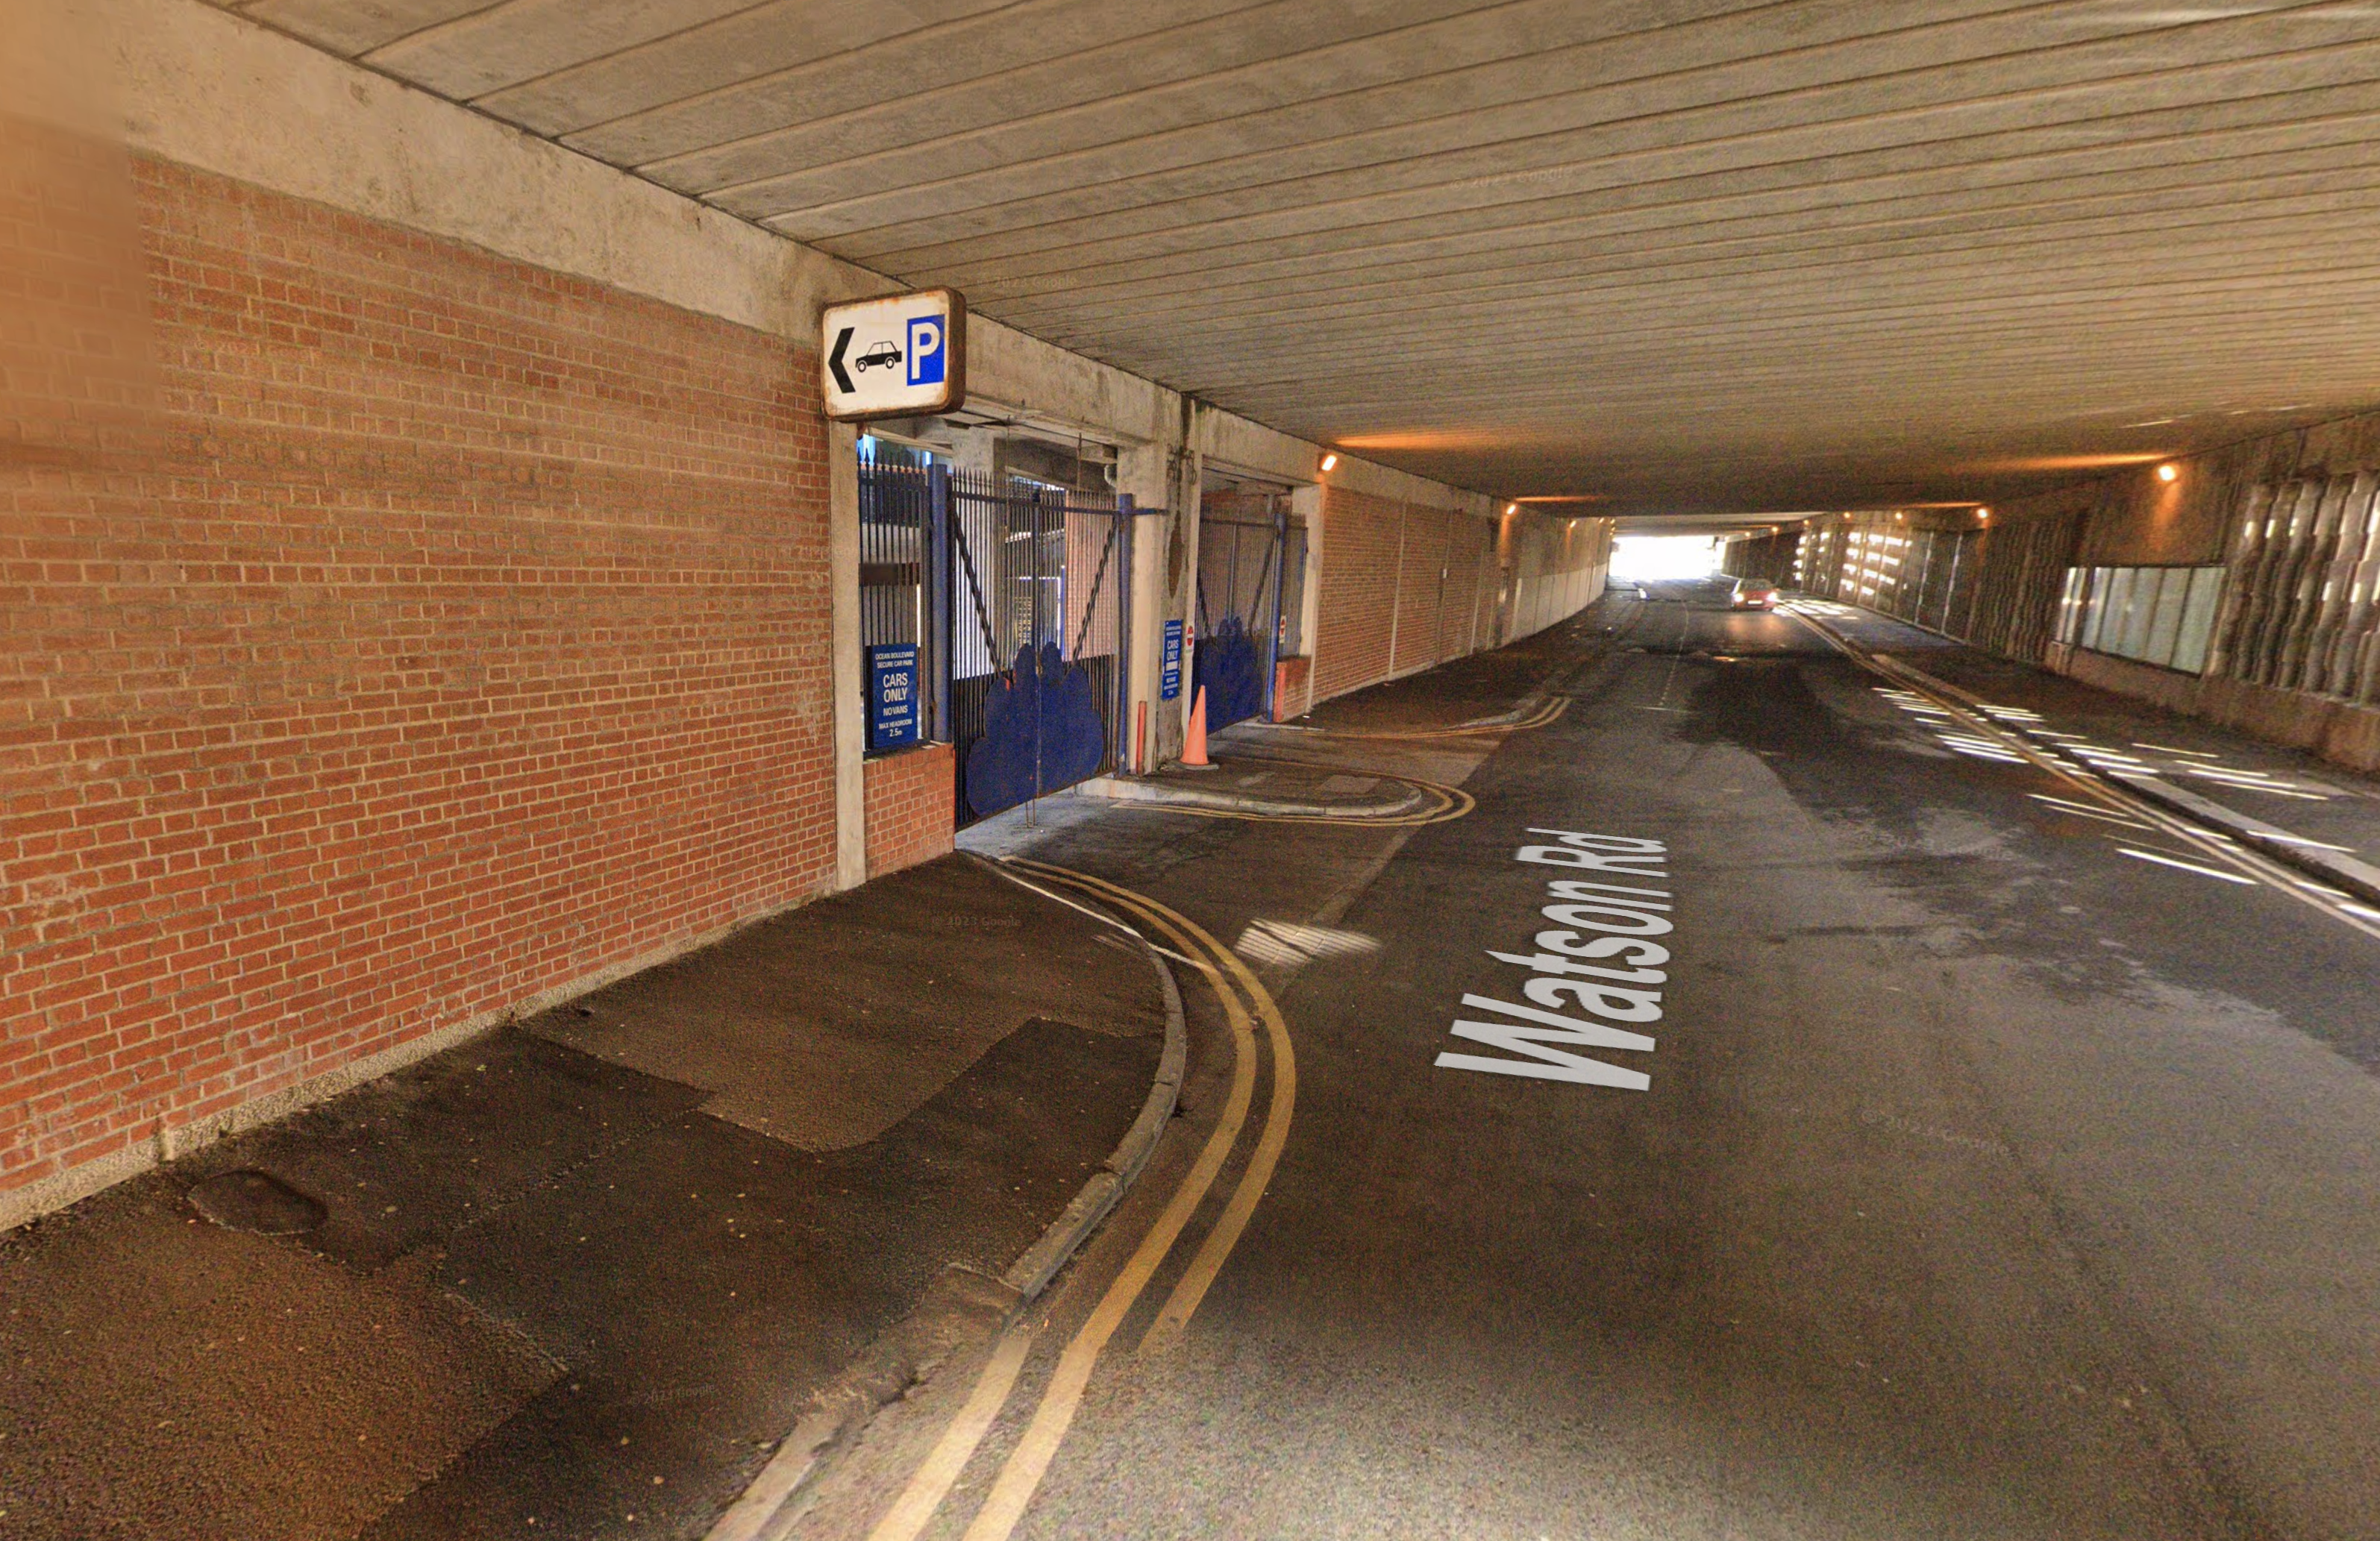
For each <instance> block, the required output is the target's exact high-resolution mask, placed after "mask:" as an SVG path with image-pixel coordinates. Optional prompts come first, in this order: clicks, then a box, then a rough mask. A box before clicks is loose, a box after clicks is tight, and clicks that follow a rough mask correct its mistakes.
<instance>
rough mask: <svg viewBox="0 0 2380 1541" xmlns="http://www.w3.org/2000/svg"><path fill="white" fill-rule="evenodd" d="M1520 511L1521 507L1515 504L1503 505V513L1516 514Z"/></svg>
mask: <svg viewBox="0 0 2380 1541" xmlns="http://www.w3.org/2000/svg"><path fill="white" fill-rule="evenodd" d="M1520 511H1521V505H1520V504H1517V503H1508V504H1505V505H1504V512H1505V513H1507V514H1518V513H1519V512H1520Z"/></svg>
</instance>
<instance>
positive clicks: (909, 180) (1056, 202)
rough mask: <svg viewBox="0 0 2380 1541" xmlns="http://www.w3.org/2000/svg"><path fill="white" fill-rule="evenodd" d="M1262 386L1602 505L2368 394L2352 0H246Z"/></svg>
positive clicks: (1100, 334) (1841, 482)
mask: <svg viewBox="0 0 2380 1541" xmlns="http://www.w3.org/2000/svg"><path fill="white" fill-rule="evenodd" d="M226 3H229V4H230V5H231V8H234V9H237V10H239V11H241V12H242V13H243V14H246V15H248V16H250V17H253V18H256V19H258V20H260V21H262V22H265V23H267V24H269V25H271V26H274V27H277V28H281V29H283V30H287V31H289V32H291V33H293V34H295V35H297V36H299V37H302V38H304V39H306V40H308V41H309V42H313V43H315V44H316V45H318V46H321V47H323V48H326V49H329V50H331V51H333V52H335V53H338V54H341V55H345V56H346V57H349V58H353V59H356V60H358V61H359V62H361V63H363V64H365V65H367V66H369V67H372V68H375V69H379V70H382V71H384V72H386V73H388V74H390V75H393V76H395V77H397V78H399V79H406V80H407V81H410V82H412V83H414V84H417V85H419V86H421V87H423V88H424V89H426V90H429V91H436V92H438V93H440V94H442V95H444V96H447V97H449V98H451V99H453V100H455V101H457V102H462V103H468V104H469V105H471V106H473V107H475V108H477V109H479V110H480V111H483V112H486V113H490V114H492V115H496V116H499V117H502V118H504V119H506V120H508V121H511V122H514V123H516V124H518V125H520V126H521V127H525V128H527V129H528V130H530V131H532V132H535V133H539V134H543V135H546V136H548V137H551V138H553V139H555V140H559V141H560V142H562V143H564V144H566V145H568V146H570V147H572V148H573V149H576V150H577V151H579V152H582V153H585V154H588V155H590V156H594V157H597V158H599V159H601V160H605V161H608V162H610V163H612V164H616V165H619V166H621V167H623V168H624V169H626V170H629V171H632V172H635V173H636V174H637V175H639V176H647V177H650V178H651V179H652V180H654V181H656V182H659V183H661V184H662V185H664V186H667V187H671V188H676V189H678V190H681V191H684V192H686V193H688V194H690V195H692V196H695V197H698V198H701V199H703V200H707V201H709V202H710V203H712V204H713V205H715V206H716V207H718V208H721V209H722V210H725V211H727V212H733V213H735V214H737V215H740V216H742V217H744V218H747V219H749V220H753V221H755V222H757V223H759V224H764V225H767V226H768V227H770V228H771V229H775V230H779V231H783V232H784V233H786V234H788V235H792V236H795V237H799V238H801V239H803V240H806V241H809V242H811V243H813V244H815V245H818V246H820V247H821V248H824V249H827V250H830V251H832V252H835V253H836V254H838V255H841V256H844V257H847V258H849V259H851V260H853V261H858V262H862V263H865V264H867V265H868V266H869V267H871V268H874V269H876V270H877V271H879V272H881V273H885V274H886V275H887V276H888V278H889V279H891V280H893V281H896V282H901V283H914V284H920V285H923V284H955V285H958V286H960V287H961V288H963V289H965V291H966V292H967V294H968V297H969V298H970V300H971V301H972V303H973V304H974V305H975V307H976V309H977V310H979V311H980V312H982V313H984V314H987V315H991V316H995V317H998V318H1000V319H1002V320H1004V321H1009V322H1014V324H1016V325H1018V326H1021V327H1024V328H1025V329H1026V330H1027V331H1030V332H1032V333H1034V334H1037V335H1039V336H1043V337H1046V338H1049V339H1050V341H1053V342H1057V343H1062V344H1064V345H1065V346H1070V347H1075V348H1078V349H1080V350H1082V351H1084V352H1087V353H1089V354H1092V355H1094V356H1096V357H1099V358H1106V359H1109V360H1111V361H1112V362H1114V363H1117V364H1119V365H1122V366H1123V367H1125V368H1128V369H1132V370H1137V371H1139V372H1142V373H1145V374H1147V375H1149V376H1152V377H1154V378H1156V379H1159V380H1161V381H1164V382H1167V383H1169V384H1172V385H1175V386H1178V387H1181V388H1183V389H1185V390H1190V391H1194V392H1196V393H1197V394H1200V395H1202V396H1204V397H1206V398H1207V399H1208V400H1211V401H1214V402H1217V403H1219V404H1220V405H1222V406H1230V407H1233V408H1234V409H1236V410H1239V411H1243V412H1245V413H1247V414H1249V415H1251V416H1253V417H1256V418H1258V419H1263V420H1265V421H1268V422H1271V423H1274V424H1276V425H1278V426H1280V427H1281V428H1284V429H1288V430H1291V431H1295V432H1299V433H1303V434H1305V435H1308V436H1310V437H1313V438H1315V439H1318V440H1322V441H1325V442H1328V443H1339V444H1344V445H1348V446H1351V447H1354V448H1356V449H1358V450H1360V451H1361V452H1362V453H1364V454H1366V455H1369V456H1371V457H1374V458H1378V459H1383V460H1387V461H1390V462H1391V463H1394V464H1401V465H1404V466H1407V467H1411V468H1413V469H1415V470H1418V471H1422V472H1424V473H1426V474H1429V475H1433V476H1438V477H1441V478H1444V479H1447V480H1450V481H1453V482H1456V483H1458V484H1461V485H1463V486H1468V487H1475V488H1478V489H1481V490H1483V491H1493V492H1498V493H1502V494H1508V495H1528V494H1591V495H1595V496H1598V497H1600V498H1602V499H1603V500H1605V501H1604V502H1603V503H1602V504H1600V505H1599V506H1603V507H1608V508H1609V509H1612V510H1614V511H1620V512H1656V511H1661V512H1682V511H1693V510H1709V511H1713V512H1722V511H1742V510H1761V509H1780V510H1781V509H1806V508H1814V507H1829V506H1858V505H1864V504H1887V503H1892V502H1896V501H1932V500H1951V499H1961V498H1974V499H1983V500H1998V499H2001V498H2004V497H2007V496H2009V495H2010V494H2012V493H2014V492H2018V491H2022V490H2024V489H2026V488H2028V487H2032V486H2037V485H2042V484H2044V483H2046V482H2048V481H2054V480H2058V479H2068V478H2071V477H2072V476H2074V475H2076V474H2077V473H2078V472H2080V471H2087V470H2089V469H2092V468H2094V467H2105V466H2113V465H2120V464H2124V463H2127V462H2129V461H2135V460H2138V459H2143V458H2151V457H2155V456H2159V455H2168V454H2175V453H2180V452H2183V451H2186V450H2190V449H2193V448H2199V447H2204V445H2207V444H2209V443H2217V442H2220V441H2222V440H2225V439H2228V438H2235V437H2239V436H2241V435H2243V434H2245V433H2249V432H2255V431H2268V430H2270V429H2271V428H2273V427H2275V426H2277V425H2282V424H2287V423H2290V422H2296V421H2305V420H2312V419H2316V418H2319V417H2322V416H2325V415H2330V414H2333V413H2337V412H2340V411H2344V410H2347V409H2349V408H2350V407H2355V406H2364V405H2368V404H2369V403H2370V402H2371V401H2372V400H2373V399H2374V397H2375V396H2380V325H2375V324H2374V323H2375V322H2380V241H2375V240H2374V237H2375V236H2380V6H2375V5H2374V4H2373V3H2372V0H2325V3H2294V0H2201V3H2195V4H2188V5H2177V4H2173V3H2171V0H2164V3H2159V0H2058V3H2055V4H2013V3H2008V0H1784V3H1778V4H1756V3H1753V0H1513V3H1510V4H1502V5H1490V4H1483V3H1480V0H1271V3H1251V0H1169V3H1165V4H1157V3H1151V0H902V3H899V4H885V3H869V4H857V3H854V0H771V3H770V4H765V5H748V4H739V3H737V0H502V3H499V4H493V5H490V4H484V3H474V0H359V3H341V0H226Z"/></svg>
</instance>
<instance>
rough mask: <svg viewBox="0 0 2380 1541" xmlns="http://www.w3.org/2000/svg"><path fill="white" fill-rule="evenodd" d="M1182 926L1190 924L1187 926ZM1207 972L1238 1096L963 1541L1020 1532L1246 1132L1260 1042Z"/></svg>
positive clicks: (1147, 914)
mask: <svg viewBox="0 0 2380 1541" xmlns="http://www.w3.org/2000/svg"><path fill="white" fill-rule="evenodd" d="M1016 865H1018V866H1020V867H1025V868H1028V869H1030V870H1032V871H1034V872H1037V873H1039V874H1041V875H1042V876H1044V877H1046V878H1049V879H1050V880H1053V881H1059V882H1064V883H1068V884H1070V885H1071V886H1074V887H1075V888H1077V889H1078V890H1080V891H1081V892H1087V893H1095V894H1098V895H1099V897H1102V898H1106V899H1110V900H1111V901H1112V902H1114V903H1116V904H1120V905H1122V906H1123V907H1124V908H1126V909H1128V910H1131V911H1133V912H1134V913H1135V914H1137V915H1139V916H1141V917H1142V918H1144V919H1145V920H1147V922H1148V923H1149V924H1150V925H1152V926H1155V927H1156V928H1158V929H1159V930H1160V931H1162V932H1164V933H1165V934H1166V936H1167V937H1169V938H1170V939H1171V940H1172V942H1173V944H1174V946H1175V948H1176V949H1177V950H1179V951H1181V952H1183V953H1195V952H1196V950H1197V949H1196V943H1194V942H1193V941H1192V940H1190V938H1189V937H1188V936H1187V935H1186V934H1185V933H1184V932H1183V931H1182V930H1181V929H1179V928H1177V927H1176V926H1175V925H1174V924H1173V923H1172V922H1173V921H1175V920H1180V919H1181V917H1180V916H1174V915H1173V912H1172V911H1171V910H1168V909H1166V908H1165V907H1164V906H1162V905H1160V904H1157V903H1156V902H1155V901H1153V900H1148V899H1144V898H1142V897H1141V896H1140V895H1138V894H1135V893H1133V892H1132V891H1131V890H1129V889H1122V888H1117V887H1115V886H1114V885H1112V884H1108V883H1102V882H1099V880H1096V879H1089V878H1086V877H1085V876H1084V875H1083V874H1081V873H1078V872H1073V871H1070V870H1068V869H1067V868H1062V867H1049V866H1044V865H1043V864H1041V863H1038V862H1024V861H1019V862H1018V863H1017V864H1016ZM1183 924H1184V925H1186V924H1188V922H1186V921H1184V922H1183ZM1210 940H1211V939H1210ZM1201 967H1202V970H1203V971H1204V972H1205V973H1206V974H1207V975H1208V980H1209V982H1210V983H1212V984H1213V986H1214V987H1215V993H1216V995H1217V997H1218V998H1219V999H1220V1000H1221V1001H1222V1002H1223V1009H1224V1014H1225V1016H1226V1017H1227V1018H1229V1019H1230V1022H1231V1028H1232V1048H1233V1069H1232V1092H1231V1097H1230V1098H1229V1099H1228V1101H1227V1102H1226V1103H1225V1105H1224V1110H1223V1117H1222V1121H1221V1122H1219V1123H1217V1124H1216V1126H1215V1130H1214V1133H1213V1134H1211V1135H1208V1137H1207V1144H1206V1146H1205V1147H1203V1148H1202V1149H1201V1150H1200V1151H1199V1152H1198V1159H1197V1160H1196V1162H1195V1163H1194V1164H1193V1165H1192V1166H1191V1169H1190V1171H1189V1174H1188V1175H1187V1176H1185V1177H1184V1178H1183V1180H1182V1185H1181V1186H1180V1187H1179V1188H1177V1189H1175V1190H1174V1194H1173V1197H1172V1199H1171V1200H1169V1201H1168V1202H1167V1204H1166V1206H1165V1210H1164V1213H1162V1214H1161V1215H1160V1216H1159V1217H1158V1219H1157V1223H1156V1225H1155V1226H1153V1227H1152V1228H1151V1229H1150V1230H1149V1232H1148V1234H1147V1235H1146V1236H1144V1237H1142V1238H1141V1243H1140V1245H1139V1246H1137V1247H1136V1248H1135V1249H1134V1251H1133V1255H1132V1256H1131V1258H1130V1259H1129V1260H1128V1261H1127V1262H1126V1263H1125V1264H1124V1267H1123V1272H1122V1273H1120V1274H1118V1275H1117V1276H1116V1278H1115V1280H1114V1282H1112V1283H1111V1284H1110V1285H1109V1286H1108V1290H1107V1293H1106V1294H1105V1295H1103V1296H1102V1297H1100V1300H1099V1305H1098V1307H1097V1308H1096V1309H1095V1310H1093V1311H1092V1313H1091V1316H1090V1319H1089V1320H1087V1321H1086V1322H1085V1323H1084V1324H1083V1326H1082V1328H1081V1329H1080V1330H1078V1331H1077V1332H1076V1333H1075V1337H1074V1341H1071V1342H1069V1343H1068V1344H1067V1345H1066V1348H1065V1351H1064V1353H1062V1354H1060V1355H1059V1358H1058V1368H1057V1371H1056V1373H1055V1374H1053V1375H1052V1376H1051V1377H1050V1385H1049V1388H1048V1389H1046V1390H1044V1391H1043V1392H1042V1394H1041V1405H1040V1407H1039V1408H1038V1410H1037V1411H1036V1412H1035V1413H1034V1414H1033V1421H1032V1423H1030V1424H1029V1425H1027V1426H1026V1430H1025V1435H1024V1438H1021V1439H1020V1440H1018V1441H1017V1445H1016V1449H1015V1450H1012V1451H1011V1452H1010V1453H1009V1457H1008V1460H1007V1462H1005V1463H1004V1464H1003V1465H1002V1467H1001V1469H1000V1475H999V1477H998V1478H997V1479H995V1480H994V1482H993V1483H992V1487H991V1493H990V1497H988V1498H986V1499H984V1504H983V1508H982V1509H980V1510H979V1511H977V1513H976V1517H975V1520H974V1522H973V1523H971V1524H969V1525H968V1526H967V1529H966V1535H965V1541H1006V1538H1007V1537H1008V1536H1009V1535H1011V1534H1012V1533H1013V1532H1014V1530H1015V1529H1016V1523H1017V1522H1018V1521H1019V1520H1021V1519H1023V1518H1024V1516H1025V1509H1026V1505H1027V1504H1029V1503H1031V1502H1032V1501H1033V1495H1034V1494H1035V1493H1036V1492H1037V1491H1038V1490H1039V1488H1040V1486H1041V1478H1042V1476H1043V1474H1046V1473H1047V1472H1048V1471H1049V1469H1050V1462H1051V1461H1052V1460H1053V1459H1055V1458H1056V1456H1057V1453H1058V1447H1059V1445H1060V1444H1062V1442H1064V1440H1065V1438H1066V1430H1067V1429H1068V1428H1069V1427H1071V1426H1073V1424H1074V1421H1075V1410H1076V1409H1077V1408H1078V1407H1080V1406H1081V1405H1082V1400H1083V1390H1084V1388H1085V1387H1087V1385H1089V1383H1090V1378H1091V1368H1092V1366H1093V1365H1096V1364H1097V1363H1098V1361H1099V1351H1100V1350H1101V1349H1103V1348H1105V1347H1106V1346H1107V1341H1108V1340H1109V1339H1110V1338H1111V1337H1112V1336H1114V1334H1115V1329H1117V1328H1118V1327H1119V1326H1121V1325H1123V1318H1124V1317H1125V1315H1126V1314H1127V1313H1128V1312H1130V1311H1131V1309H1132V1308H1133V1305H1134V1304H1135V1303H1136V1302H1137V1301H1138V1300H1139V1299H1140V1294H1141V1292H1142V1291H1143V1290H1145V1289H1147V1287H1148V1280H1149V1279H1150V1278H1151V1276H1153V1275H1154V1274H1155V1273H1156V1272H1157V1269H1158V1267H1159V1265H1160V1264H1161V1263H1162V1262H1163V1261H1164V1260H1165V1256H1166V1254H1167V1253H1169V1252H1171V1251H1172V1248H1173V1243H1174V1241H1175V1239H1176V1238H1178V1237H1179V1236H1180V1235H1181V1233H1182V1228H1183V1227H1184V1225H1186V1224H1188V1223H1189V1220H1190V1217H1191V1215H1192V1214H1193V1213H1195V1212H1196V1209H1197V1207H1198V1205H1199V1203H1200V1202H1201V1201H1202V1200H1203V1199H1205V1197H1206V1196H1207V1191H1208V1189H1209V1188H1211V1187H1213V1186H1214V1183H1215V1178H1216V1176H1217V1175H1218V1174H1219V1173H1220V1171H1222V1168H1223V1161H1224V1159H1225V1158H1226V1157H1227V1156H1228V1155H1230V1153H1231V1149H1232V1147H1233V1145H1234V1144H1235V1143H1237V1141H1238V1139H1239V1132H1240V1128H1241V1126H1242V1125H1243V1124H1245V1122H1246V1121H1247V1114H1248V1105H1249V1104H1250V1103H1251V1102H1252V1101H1253V1100H1254V1099H1255V1095H1256V1035H1255V1033H1254V1031H1253V1030H1252V1027H1251V1025H1250V1022H1249V1018H1248V1013H1247V1008H1246V1007H1245V1006H1244V1005H1242V1004H1241V1003H1240V1000H1239V997H1238V996H1237V995H1236V994H1234V993H1233V991H1232V990H1231V989H1229V988H1228V987H1227V986H1226V984H1225V983H1224V975H1223V973H1222V971H1221V970H1220V969H1217V968H1215V967H1213V966H1212V965H1201Z"/></svg>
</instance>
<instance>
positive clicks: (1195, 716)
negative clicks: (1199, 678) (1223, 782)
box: [1182, 685, 1215, 771]
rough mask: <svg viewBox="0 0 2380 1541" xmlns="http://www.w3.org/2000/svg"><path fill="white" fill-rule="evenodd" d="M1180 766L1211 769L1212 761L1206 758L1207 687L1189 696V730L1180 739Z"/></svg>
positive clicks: (1200, 688)
mask: <svg viewBox="0 0 2380 1541" xmlns="http://www.w3.org/2000/svg"><path fill="white" fill-rule="evenodd" d="M1182 768H1183V769H1184V770H1185V771H1212V770H1213V769H1214V768H1215V766H1214V762H1213V761H1211V760H1209V759H1208V758H1207V687H1206V686H1203V685H1202V686H1199V687H1198V693H1197V694H1196V696H1194V697H1192V698H1190V731H1189V733H1188V734H1184V737H1183V740H1182Z"/></svg>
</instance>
